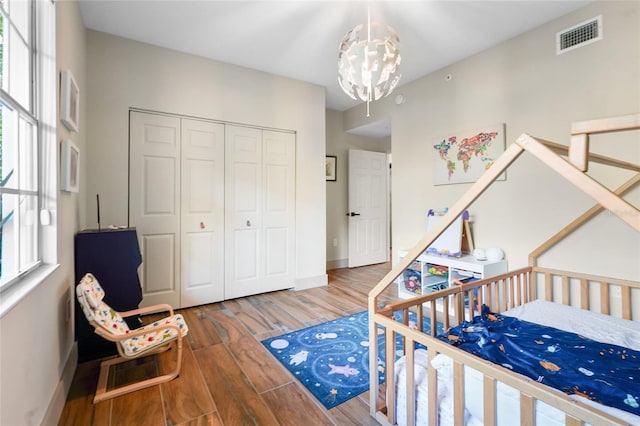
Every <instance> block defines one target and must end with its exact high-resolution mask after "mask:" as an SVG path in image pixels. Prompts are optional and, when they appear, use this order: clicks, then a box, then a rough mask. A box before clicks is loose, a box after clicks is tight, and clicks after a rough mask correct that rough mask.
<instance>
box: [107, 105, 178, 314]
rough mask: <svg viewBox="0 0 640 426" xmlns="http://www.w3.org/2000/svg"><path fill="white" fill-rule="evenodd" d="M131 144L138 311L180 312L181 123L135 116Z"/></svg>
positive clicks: (132, 116)
mask: <svg viewBox="0 0 640 426" xmlns="http://www.w3.org/2000/svg"><path fill="white" fill-rule="evenodd" d="M129 143H130V151H129V169H130V171H129V173H130V177H129V223H130V226H134V227H136V230H137V233H138V240H139V242H140V251H141V252H142V259H143V262H142V267H141V269H140V281H141V284H142V295H143V299H142V302H141V304H140V305H141V306H149V305H154V304H157V303H169V304H170V305H172V306H174V307H178V306H180V265H179V262H180V260H179V259H180V257H179V253H180V119H179V118H176V117H170V116H164V115H156V114H147V113H139V112H131V113H130V122H129ZM113 267H114V268H117V267H118V265H114V266H113Z"/></svg>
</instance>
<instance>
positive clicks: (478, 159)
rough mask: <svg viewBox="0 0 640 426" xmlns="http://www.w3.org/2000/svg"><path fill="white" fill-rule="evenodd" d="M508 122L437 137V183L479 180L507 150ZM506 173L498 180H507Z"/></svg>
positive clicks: (435, 176) (435, 179)
mask: <svg viewBox="0 0 640 426" xmlns="http://www.w3.org/2000/svg"><path fill="white" fill-rule="evenodd" d="M504 128H505V125H504V123H501V124H496V125H492V126H488V127H484V128H481V129H475V130H468V131H462V132H455V133H450V134H447V135H445V136H442V137H439V138H436V139H435V141H434V143H433V145H432V147H433V149H434V150H435V155H434V157H433V158H434V164H433V172H434V180H433V183H434V185H446V184H453V183H468V182H475V181H476V180H478V178H479V177H480V176H481V175H482V174H483V173H484V172H485V171H486V170H487V169H488V168H489V167H491V165H492V164H493V161H494V160H495V159H496V158H498V157H499V156H500V154H502V153H503V152H504V147H505V137H504V135H505V133H504ZM505 179H506V175H505V174H504V173H503V174H502V175H500V177H498V179H497V180H505Z"/></svg>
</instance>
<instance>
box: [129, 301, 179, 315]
mask: <svg viewBox="0 0 640 426" xmlns="http://www.w3.org/2000/svg"><path fill="white" fill-rule="evenodd" d="M164 311H169V315H173V308H172V307H171V305H168V304H166V303H161V304H159V305H153V306H147V307H144V308H139V309H133V310H131V311H124V312H118V314H120V316H121V317H123V318H125V317H130V316H133V315H140V314H150V313H157V312H164Z"/></svg>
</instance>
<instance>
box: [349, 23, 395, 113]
mask: <svg viewBox="0 0 640 426" xmlns="http://www.w3.org/2000/svg"><path fill="white" fill-rule="evenodd" d="M399 44H400V39H399V38H398V34H396V32H395V30H394V29H393V28H391V27H390V26H389V25H386V24H382V23H379V22H371V23H367V27H365V26H364V25H358V26H357V27H355V28H354V29H352V30H351V31H349V32H348V33H347V35H345V37H344V39H343V40H342V43H341V44H340V51H339V53H338V82H339V83H340V87H342V90H344V92H345V93H346V94H347V95H349V96H350V97H351V98H352V99H355V100H358V99H360V100H362V101H365V102H367V110H368V103H369V102H370V101H376V100H378V99H380V98H382V97H384V96H387V95H389V94H390V93H391V92H393V89H394V88H395V87H396V86H397V85H398V82H399V81H400V77H401V76H402V75H401V74H400V59H401V58H400V50H399V49H398V45H399ZM367 115H368V114H367Z"/></svg>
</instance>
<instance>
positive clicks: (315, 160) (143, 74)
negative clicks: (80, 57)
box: [86, 31, 326, 288]
mask: <svg viewBox="0 0 640 426" xmlns="http://www.w3.org/2000/svg"><path fill="white" fill-rule="evenodd" d="M87 34H88V38H87V47H88V51H87V52H88V53H87V74H88V76H90V78H89V82H88V101H87V102H88V104H87V115H88V126H87V127H88V129H89V130H88V131H89V133H88V141H90V142H89V147H88V155H87V157H88V159H87V162H88V169H89V170H91V173H90V174H89V175H88V178H87V194H89V196H88V199H87V206H86V207H87V222H86V225H87V226H89V227H95V222H96V220H95V219H94V218H95V217H96V207H95V194H100V207H101V221H102V224H103V225H104V226H106V225H109V224H116V225H126V224H127V190H128V182H127V163H128V113H129V108H131V107H133V108H141V109H146V110H152V111H162V112H168V113H174V114H181V115H187V116H193V117H202V118H207V119H215V120H221V121H227V122H236V123H244V124H251V125H256V126H261V127H271V128H278V129H287V130H294V131H296V167H297V170H296V206H295V208H296V235H297V237H296V253H297V259H296V266H295V271H296V288H301V287H304V286H314V285H322V284H326V270H325V259H326V253H325V249H324V248H325V238H326V235H325V234H326V228H325V220H326V219H325V196H324V178H323V176H324V155H325V146H324V143H325V106H324V105H325V98H324V89H323V88H322V87H320V86H316V85H312V84H308V83H303V82H300V81H296V80H291V79H287V78H283V77H277V76H274V75H270V74H266V73H263V72H259V71H254V70H250V69H247V68H241V67H237V66H233V65H229V64H224V63H221V62H216V61H212V60H208V59H204V58H201V57H197V56H193V55H187V54H183V53H178V52H176V51H172V50H168V49H163V48H158V47H154V46H151V45H147V44H142V43H138V42H135V41H131V40H126V39H123V38H119V37H114V36H111V35H108V34H105V33H99V32H95V31H88V32H87Z"/></svg>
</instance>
